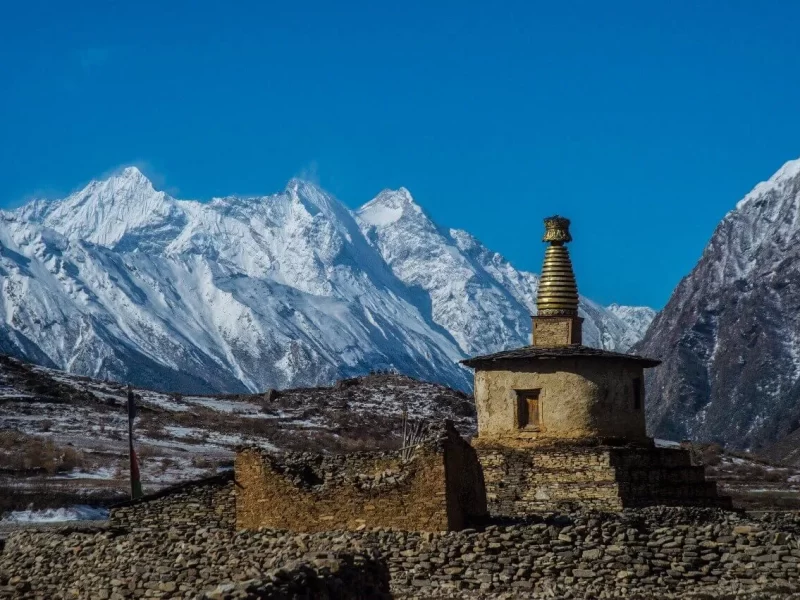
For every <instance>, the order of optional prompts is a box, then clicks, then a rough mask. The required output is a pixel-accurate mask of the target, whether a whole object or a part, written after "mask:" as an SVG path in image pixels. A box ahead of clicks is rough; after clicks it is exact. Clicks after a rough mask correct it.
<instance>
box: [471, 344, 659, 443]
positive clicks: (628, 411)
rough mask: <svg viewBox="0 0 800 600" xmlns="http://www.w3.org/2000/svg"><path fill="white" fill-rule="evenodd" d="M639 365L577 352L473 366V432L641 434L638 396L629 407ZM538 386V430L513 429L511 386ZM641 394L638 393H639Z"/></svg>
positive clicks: (571, 435) (641, 411) (633, 436)
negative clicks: (485, 367)
mask: <svg viewBox="0 0 800 600" xmlns="http://www.w3.org/2000/svg"><path fill="white" fill-rule="evenodd" d="M642 373H643V370H642V367H640V366H638V365H635V364H628V363H625V362H622V361H619V362H617V361H610V360H605V359H592V358H586V357H583V358H582V359H581V360H576V359H574V358H558V359H550V360H540V361H535V363H533V364H531V362H530V361H528V362H525V361H521V362H520V363H519V365H518V366H516V367H508V368H506V369H505V370H483V369H478V370H476V371H475V404H476V408H477V411H478V436H479V437H481V438H490V437H507V436H517V437H519V436H521V437H528V438H533V439H536V438H581V437H603V438H624V439H628V440H644V439H646V435H647V434H646V431H645V416H644V415H645V412H644V398H642V403H641V406H640V408H639V409H635V408H634V393H633V385H634V380H635V379H639V380H640V381H642V377H643V375H642ZM533 389H539V390H541V391H540V395H539V406H540V408H539V410H540V414H541V425H540V428H539V431H538V432H536V433H534V432H527V431H521V430H520V429H519V420H518V415H517V390H533ZM642 393H643V392H642Z"/></svg>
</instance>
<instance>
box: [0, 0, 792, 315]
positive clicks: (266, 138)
mask: <svg viewBox="0 0 800 600" xmlns="http://www.w3.org/2000/svg"><path fill="white" fill-rule="evenodd" d="M798 23H800V3H799V2H794V1H784V2H773V1H766V2H755V1H749V2H740V1H731V0H725V1H714V2H703V1H700V2H695V1H692V2H688V1H686V2H681V1H678V2H640V1H636V2H624V3H622V2H611V1H609V2H581V3H574V2H547V3H537V2H517V3H512V2H491V3H489V2H486V3H476V2H469V1H465V0H462V1H459V2H440V1H436V2H409V1H404V2H375V1H370V2H363V3H349V2H330V3H317V2H302V3H297V2H280V3H278V2H258V3H255V2H253V3H244V2H229V3H222V2H205V1H197V2H175V1H169V2H157V3H150V2H124V3H122V2H110V1H104V2H91V1H84V0H82V1H80V2H61V1H55V0H53V1H52V2H47V3H42V2H36V1H26V2H22V1H21V0H11V1H10V2H6V3H4V4H3V8H2V15H0V85H1V86H2V87H1V88H0V205H2V206H12V205H16V204H19V203H20V202H21V201H22V200H23V199H25V198H26V197H30V196H31V195H40V194H46V195H49V196H59V195H62V194H65V193H67V192H69V191H71V190H73V189H75V188H76V187H78V186H80V185H81V184H84V183H85V182H86V181H88V180H89V179H91V178H92V177H96V176H99V175H102V174H104V173H107V172H108V171H109V170H111V169H114V168H115V167H118V166H120V165H124V164H134V163H135V164H140V165H144V171H145V172H146V173H147V174H149V175H150V176H151V177H152V178H153V179H154V181H156V183H158V184H159V185H160V186H162V188H163V189H166V190H167V191H172V192H176V193H177V195H178V196H179V197H182V198H197V199H207V198H210V197H212V196H215V195H222V194H229V193H272V192H275V191H278V190H280V189H282V188H283V186H284V185H285V183H286V181H287V180H288V179H289V178H290V177H292V176H295V175H301V174H307V175H309V174H310V175H311V176H313V177H315V178H316V179H317V181H318V182H319V183H321V185H322V186H323V187H325V188H326V189H328V190H330V191H332V192H333V193H335V194H336V195H337V196H338V197H339V198H340V199H342V200H343V201H344V202H345V203H347V204H348V205H350V206H352V207H355V206H357V205H359V204H361V203H363V202H365V201H367V200H369V199H370V198H372V197H373V196H374V195H375V194H377V193H378V192H379V191H380V190H381V189H383V188H386V187H399V186H405V187H407V188H409V189H410V190H411V192H412V194H414V196H415V198H416V199H417V200H418V202H419V203H420V204H422V205H423V206H424V207H425V209H426V210H427V211H428V212H429V213H430V214H431V215H432V216H433V218H434V219H435V220H436V221H437V222H439V223H440V224H441V225H443V226H448V227H460V228H464V229H467V230H469V231H470V232H472V233H474V234H475V235H477V236H478V237H479V238H480V239H481V240H482V241H483V242H484V243H485V244H486V245H487V246H489V247H490V248H492V249H494V250H497V251H499V252H501V253H503V254H504V255H505V256H506V257H508V258H509V259H510V260H512V261H513V262H514V263H515V264H516V265H517V266H519V267H522V268H526V269H531V270H536V271H538V270H539V266H540V262H541V257H542V252H543V245H542V243H541V242H540V241H539V240H540V237H541V233H542V225H541V218H542V217H544V216H547V215H550V214H551V213H555V212H558V213H561V214H565V215H567V216H569V217H571V218H572V220H573V223H574V235H575V237H576V241H575V243H574V244H573V245H572V253H573V258H574V262H575V265H576V270H577V275H578V283H579V285H580V288H581V291H582V292H584V293H585V294H587V295H589V296H590V297H592V298H594V299H596V300H598V301H601V302H604V303H609V302H612V301H618V302H622V303H629V304H649V305H651V306H654V307H656V308H660V307H661V306H663V304H664V303H665V302H666V300H667V299H668V297H669V294H670V292H671V291H672V289H673V288H674V286H675V285H676V284H677V282H678V281H679V280H680V278H681V277H682V276H683V275H684V274H686V273H687V272H688V271H689V270H690V269H691V267H692V266H693V265H694V263H695V262H696V260H697V258H698V257H699V255H700V253H701V251H702V248H703V246H704V245H705V243H706V242H707V240H708V238H709V237H710V235H711V233H712V231H713V229H714V227H715V225H716V224H717V222H718V221H719V219H720V218H721V217H722V216H723V215H724V214H725V213H726V212H727V211H728V210H730V209H732V208H733V206H734V204H735V203H736V201H737V200H738V199H739V198H740V197H741V196H743V195H744V194H745V193H746V192H747V191H748V190H749V189H750V188H751V187H752V186H753V185H754V184H755V183H757V182H758V181H760V180H762V179H765V178H767V177H769V175H771V173H772V172H773V171H775V170H776V169H778V168H779V167H780V166H781V164H783V162H785V161H786V160H789V159H793V158H797V157H798V156H800V118H799V116H798V115H799V113H800V109H798V107H800V35H799V34H798V28H797V24H798Z"/></svg>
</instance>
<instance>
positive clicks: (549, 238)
mask: <svg viewBox="0 0 800 600" xmlns="http://www.w3.org/2000/svg"><path fill="white" fill-rule="evenodd" d="M542 241H543V242H560V243H564V242H571V241H572V236H571V235H570V234H569V219H566V218H564V217H559V216H558V215H554V216H552V217H547V218H546V219H545V220H544V237H543V238H542Z"/></svg>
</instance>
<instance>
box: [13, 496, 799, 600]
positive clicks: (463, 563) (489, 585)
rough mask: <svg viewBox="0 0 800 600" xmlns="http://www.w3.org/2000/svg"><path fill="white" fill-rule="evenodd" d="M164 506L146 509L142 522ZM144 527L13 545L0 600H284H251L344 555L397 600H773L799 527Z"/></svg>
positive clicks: (612, 523)
mask: <svg viewBox="0 0 800 600" xmlns="http://www.w3.org/2000/svg"><path fill="white" fill-rule="evenodd" d="M225 485H227V484H225ZM165 506H166V505H165V504H163V503H159V502H150V503H143V504H141V505H139V506H138V510H139V511H140V514H141V511H144V510H145V507H148V508H147V510H150V511H153V512H158V511H159V509H160V508H164V507H165ZM172 514H173V516H177V513H175V512H172ZM187 514H191V513H187ZM147 523H149V524H143V525H142V526H141V527H136V526H134V525H133V524H131V525H130V526H124V527H123V526H117V527H114V528H111V529H100V530H95V531H74V530H64V531H56V532H52V531H51V532H30V531H21V532H16V533H13V534H12V535H11V536H10V537H9V539H8V542H7V544H6V547H5V550H4V551H3V552H2V553H1V554H0V597H2V598H18V599H34V598H42V599H48V600H49V599H54V600H55V599H60V598H80V599H109V600H121V599H127V598H187V599H188V598H197V597H202V595H203V594H206V597H208V598H247V597H267V598H270V597H271V598H275V597H286V596H280V595H263V596H258V595H252V596H249V595H246V593H250V592H248V591H247V590H250V591H253V590H258V589H259V588H260V587H261V588H264V587H267V588H269V587H270V586H271V587H273V588H274V584H276V583H279V584H280V581H283V582H286V581H287V580H289V582H291V580H293V579H294V578H295V577H296V565H295V562H294V561H300V562H301V564H304V565H306V566H305V567H303V566H301V567H300V569H301V570H306V569H312V570H314V571H317V572H318V573H319V574H320V575H321V576H322V578H323V579H324V578H326V577H328V575H326V574H325V573H323V572H321V571H320V569H324V567H325V564H327V563H325V562H323V564H321V563H320V561H321V560H322V561H330V560H342V559H341V557H342V554H348V553H349V554H353V553H357V554H358V555H360V556H363V557H364V559H363V561H366V562H372V561H378V562H380V563H383V564H384V565H385V567H384V569H383V571H384V572H388V576H389V585H390V592H391V594H392V595H393V596H394V597H395V598H432V597H451V598H489V597H493V598H517V597H528V598H633V599H635V598H639V599H645V598H646V599H657V598H692V597H696V598H705V599H709V598H738V597H746V598H776V599H777V598H787V597H789V595H790V594H792V593H797V592H798V591H800V585H798V577H799V576H800V571H798V564H799V563H800V516H798V515H797V514H794V513H770V514H761V515H758V514H756V515H745V514H740V513H735V512H730V511H721V510H717V509H697V508H665V507H653V508H644V509H626V510H624V511H622V512H621V513H616V514H615V513H599V512H592V511H585V512H576V513H568V514H561V515H542V516H541V517H536V518H531V519H527V520H523V521H516V522H508V523H505V524H503V523H499V524H494V525H488V526H486V527H483V528H479V529H466V530H463V531H454V532H442V533H419V532H402V531H389V530H386V529H375V530H367V529H365V530H362V531H329V532H320V533H313V534H312V533H300V534H298V533H292V532H289V531H286V530H276V529H264V530H260V531H240V532H236V531H234V530H233V529H231V528H229V527H225V528H219V527H203V526H196V525H192V524H191V523H190V522H189V519H187V518H184V517H180V518H178V519H177V520H176V522H175V523H174V524H173V525H169V523H168V521H167V520H165V519H162V518H160V517H159V516H158V515H156V514H154V515H152V518H150V519H148V520H147ZM359 561H362V559H356V558H354V563H355V562H359ZM373 564H374V563H373ZM353 566H355V564H353ZM348 568H350V567H348ZM369 568H372V567H369ZM276 569H280V570H281V572H282V574H281V575H279V574H278V573H279V572H277V571H276ZM329 570H330V571H332V570H333V569H329ZM380 571H381V569H378V570H377V572H380ZM373 572H376V571H373ZM307 576H308V577H311V578H314V579H316V578H317V576H316V575H312V574H307ZM278 580H280V581H278ZM352 581H353V582H354V583H353V588H352V590H351V592H352V593H351V595H341V596H337V597H340V598H357V597H370V596H368V595H360V596H359V595H358V594H359V593H360V591H359V590H360V589H361V588H360V586H361V585H362V584H364V583H366V584H367V585H376V582H375V578H374V577H373V576H371V575H369V574H365V575H364V576H363V577H361V576H354V577H353V579H352ZM370 582H371V583H370ZM334 584H335V582H334ZM280 585H282V584H280ZM226 590H227V591H226ZM234 591H235V592H236V593H237V594H239V592H241V594H239V595H234ZM226 594H227V595H226ZM323 597H324V596H323Z"/></svg>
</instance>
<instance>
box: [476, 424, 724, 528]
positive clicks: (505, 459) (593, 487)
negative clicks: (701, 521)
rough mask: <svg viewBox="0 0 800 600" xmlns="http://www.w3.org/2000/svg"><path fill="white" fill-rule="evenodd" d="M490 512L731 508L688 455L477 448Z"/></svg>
mask: <svg viewBox="0 0 800 600" xmlns="http://www.w3.org/2000/svg"><path fill="white" fill-rule="evenodd" d="M475 446H476V450H477V452H478V457H479V460H480V462H481V465H482V467H483V473H484V479H485V482H486V496H487V502H488V505H489V511H490V513H491V514H493V515H502V516H525V515H529V514H532V513H535V512H539V511H543V510H545V511H549V510H565V509H566V510H569V509H571V508H575V507H583V508H594V509H598V510H610V511H616V510H621V509H622V508H626V507H637V506H653V505H659V504H660V505H668V506H670V505H671V506H718V507H730V498H725V497H720V496H718V495H717V487H716V483H714V482H710V481H706V480H705V473H704V469H703V467H699V466H693V465H692V464H691V459H690V455H689V453H688V452H687V451H685V450H672V449H666V448H655V447H636V446H633V447H631V446H621V447H608V446H589V445H583V446H581V445H577V444H566V443H561V444H552V445H550V446H542V445H538V446H533V447H516V448H513V447H509V446H506V445H494V444H491V443H487V442H481V441H480V440H477V441H476V442H475Z"/></svg>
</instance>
